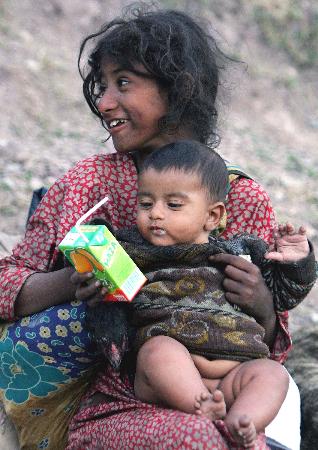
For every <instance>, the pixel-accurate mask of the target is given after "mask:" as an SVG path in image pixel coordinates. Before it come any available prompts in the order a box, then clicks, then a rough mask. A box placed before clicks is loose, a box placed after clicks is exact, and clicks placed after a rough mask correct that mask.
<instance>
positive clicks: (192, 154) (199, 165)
mask: <svg viewBox="0 0 318 450" xmlns="http://www.w3.org/2000/svg"><path fill="white" fill-rule="evenodd" d="M149 169H154V170H156V171H157V172H164V171H166V170H177V171H182V172H184V173H186V174H196V175H198V176H199V178H200V179H201V184H202V188H204V189H205V190H206V192H207V193H208V195H209V196H210V198H211V199H212V200H213V201H222V202H224V201H225V199H226V195H227V192H228V187H229V177H228V170H227V168H226V165H225V162H224V161H223V159H222V157H221V156H220V155H219V154H218V153H217V152H216V151H215V150H213V149H211V148H209V147H207V146H206V145H204V144H200V143H199V142H196V141H189V140H185V141H178V142H174V143H172V144H167V145H165V146H164V147H161V148H158V149H157V150H155V151H153V152H152V153H151V154H150V155H149V156H147V158H146V159H145V160H144V162H143V164H142V167H141V169H140V173H139V176H141V175H142V174H143V173H144V172H145V171H146V170H149Z"/></svg>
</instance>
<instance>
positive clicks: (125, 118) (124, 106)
mask: <svg viewBox="0 0 318 450" xmlns="http://www.w3.org/2000/svg"><path fill="white" fill-rule="evenodd" d="M97 106H98V110H99V112H100V113H101V115H102V116H103V118H104V121H105V123H106V125H107V129H108V131H109V133H110V135H111V137H112V139H113V144H114V147H115V149H116V150H117V151H118V152H119V153H127V152H131V151H139V152H142V153H144V154H147V153H149V152H151V151H152V150H154V149H155V148H158V147H160V146H162V145H164V144H167V143H168V142H172V141H174V140H175V137H173V135H171V134H169V135H167V134H166V133H162V132H161V131H160V130H159V128H158V121H159V119H160V118H161V117H162V116H164V115H165V114H166V112H167V109H168V102H167V96H166V93H165V92H164V91H163V90H162V89H160V87H159V86H158V84H157V82H156V81H155V80H154V79H153V78H150V77H149V76H148V74H147V72H146V70H145V68H144V67H143V66H141V65H140V66H136V72H134V71H131V70H127V69H124V68H122V67H120V66H119V65H118V64H116V63H113V62H107V64H105V67H104V70H103V76H102V85H101V95H100V98H99V101H98V105H97Z"/></svg>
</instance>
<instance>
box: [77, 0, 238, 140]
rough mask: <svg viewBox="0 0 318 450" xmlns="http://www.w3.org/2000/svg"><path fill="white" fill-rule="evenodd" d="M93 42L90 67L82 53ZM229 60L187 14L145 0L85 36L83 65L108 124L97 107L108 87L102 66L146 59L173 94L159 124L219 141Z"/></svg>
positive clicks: (90, 98)
mask: <svg viewBox="0 0 318 450" xmlns="http://www.w3.org/2000/svg"><path fill="white" fill-rule="evenodd" d="M95 40H96V42H95ZM89 42H94V48H93V50H92V51H91V53H90V55H89V58H88V66H87V67H86V70H85V69H84V68H82V67H81V59H82V55H83V52H84V49H85V48H86V46H87V44H88V43H89ZM229 60H230V58H228V57H227V56H226V55H225V54H224V53H223V52H222V51H221V50H220V49H219V48H218V45H217V43H216V40H215V39H214V38H213V36H211V35H210V34H208V33H207V32H206V31H205V30H204V29H203V27H202V26H201V25H199V24H198V23H197V22H195V21H194V20H193V19H192V18H191V17H189V16H188V15H187V14H185V13H183V12H180V11H174V10H153V9H151V7H149V5H148V6H147V5H145V4H143V3H141V4H138V5H137V7H136V6H135V7H133V8H131V9H130V10H128V12H127V13H126V15H124V16H123V17H122V18H116V19H114V20H112V21H111V22H109V23H106V24H105V25H103V27H102V28H101V30H100V31H99V32H97V33H95V34H91V35H89V36H87V37H86V38H85V39H84V41H83V42H82V44H81V47H80V52H79V57H78V67H79V71H80V74H81V77H82V79H83V92H84V96H85V99H86V101H87V103H88V105H89V107H90V108H91V110H92V111H93V113H94V114H96V115H97V116H98V117H99V118H100V120H101V122H102V125H103V126H104V127H105V128H107V127H106V124H105V122H104V121H103V117H102V115H101V114H100V113H99V111H98V108H97V105H98V99H99V97H100V96H101V95H102V93H103V89H105V88H103V85H102V69H103V66H104V65H105V64H107V62H109V61H110V62H114V63H116V64H118V65H119V66H120V67H122V68H123V69H125V70H134V69H136V65H138V64H142V65H143V66H144V67H145V68H146V70H147V71H148V72H149V74H150V77H152V78H153V79H154V80H155V81H156V82H157V83H158V86H159V87H162V88H163V89H164V90H165V91H166V93H167V94H168V112H167V114H166V115H165V116H164V117H162V118H161V119H160V121H159V128H160V129H161V130H162V131H164V132H167V133H173V132H174V131H175V130H176V129H177V128H179V127H180V126H182V127H184V128H185V129H188V130H190V131H191V132H192V133H193V137H194V139H197V140H198V141H200V142H202V143H210V145H212V146H216V145H217V144H218V142H219V138H218V135H217V133H216V123H217V117H218V112H217V109H216V104H215V102H216V96H217V93H218V88H219V84H220V70H221V69H223V68H224V66H225V62H226V61H229ZM135 72H137V71H136V70H135Z"/></svg>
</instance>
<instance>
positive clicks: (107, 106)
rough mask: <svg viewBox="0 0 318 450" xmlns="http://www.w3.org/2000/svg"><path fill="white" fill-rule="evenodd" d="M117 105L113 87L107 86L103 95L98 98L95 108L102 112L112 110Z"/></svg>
mask: <svg viewBox="0 0 318 450" xmlns="http://www.w3.org/2000/svg"><path fill="white" fill-rule="evenodd" d="M117 105H118V101H117V96H116V93H115V91H114V89H112V88H110V87H108V88H107V89H106V90H105V91H104V93H103V95H102V96H101V97H100V99H99V100H98V104H97V108H98V111H99V112H100V113H101V114H103V113H105V112H107V111H112V110H113V109H116V107H117Z"/></svg>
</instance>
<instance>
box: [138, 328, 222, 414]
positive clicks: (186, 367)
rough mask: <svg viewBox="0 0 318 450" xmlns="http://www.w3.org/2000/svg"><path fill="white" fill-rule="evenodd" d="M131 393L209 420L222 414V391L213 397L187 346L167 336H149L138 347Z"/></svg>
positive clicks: (146, 400) (148, 400)
mask: <svg viewBox="0 0 318 450" xmlns="http://www.w3.org/2000/svg"><path fill="white" fill-rule="evenodd" d="M135 394H136V397H137V398H139V399H140V400H142V401H145V402H150V403H159V404H165V405H168V406H170V407H172V408H175V409H179V410H181V411H184V412H187V413H190V414H199V415H204V416H206V417H208V418H210V419H211V420H215V419H219V418H221V417H223V416H224V414H225V403H224V398H223V394H222V393H221V392H219V393H217V394H216V401H214V400H213V395H212V394H211V392H210V391H209V390H208V388H207V387H206V386H205V385H204V383H203V381H202V378H201V375H200V373H199V372H198V370H197V368H196V367H195V365H194V363H193V361H192V358H191V356H190V353H189V352H188V350H187V349H186V348H185V347H184V346H183V345H182V344H180V342H178V341H176V340H174V339H172V338H170V337H167V336H156V337H153V338H151V339H150V340H149V341H147V342H146V343H145V344H144V345H143V346H142V347H141V349H140V350H139V353H138V357H137V368H136V376H135ZM220 397H222V398H221V399H220Z"/></svg>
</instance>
